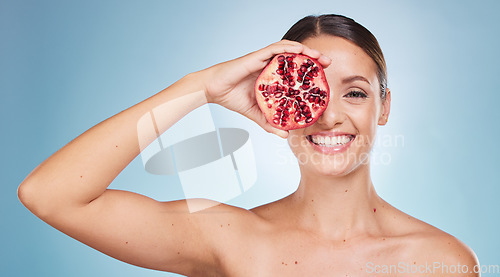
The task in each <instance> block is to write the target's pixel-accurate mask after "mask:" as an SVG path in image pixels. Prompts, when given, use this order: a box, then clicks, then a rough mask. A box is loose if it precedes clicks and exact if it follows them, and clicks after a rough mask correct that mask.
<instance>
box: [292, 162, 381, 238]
mask: <svg viewBox="0 0 500 277" xmlns="http://www.w3.org/2000/svg"><path fill="white" fill-rule="evenodd" d="M287 202H288V204H289V206H288V207H289V208H290V209H292V210H293V214H294V215H296V218H295V220H294V221H296V222H294V223H296V224H298V225H299V226H302V227H304V228H306V229H312V230H314V231H315V232H318V233H319V234H321V235H325V236H328V237H330V238H332V239H335V240H341V241H342V240H344V239H348V238H352V237H356V236H359V235H369V234H376V233H380V229H381V228H379V224H378V221H377V208H378V207H380V206H382V205H383V204H384V203H385V202H384V201H383V200H382V199H381V198H380V197H379V196H378V195H377V193H376V192H375V189H374V187H373V184H372V182H371V178H370V169H369V166H368V165H364V166H362V167H361V168H358V169H356V170H355V171H353V172H351V173H349V174H348V175H346V176H342V177H332V176H321V175H317V174H316V175H313V174H303V175H302V178H301V181H300V185H299V188H298V189H297V191H296V192H294V193H293V194H291V195H290V196H288V197H287ZM379 210H380V209H379Z"/></svg>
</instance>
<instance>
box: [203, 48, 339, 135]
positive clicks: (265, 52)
mask: <svg viewBox="0 0 500 277" xmlns="http://www.w3.org/2000/svg"><path fill="white" fill-rule="evenodd" d="M285 52H286V53H297V54H299V53H302V54H304V55H307V56H310V57H311V58H314V59H317V60H318V61H319V62H320V63H321V65H323V67H328V66H329V65H330V63H331V60H330V59H329V58H328V57H326V56H323V55H321V53H320V52H319V51H316V50H314V49H311V48H308V47H307V46H305V45H303V44H301V43H298V42H295V41H289V40H282V41H279V42H276V43H273V44H271V45H269V46H267V47H265V48H263V49H260V50H258V51H255V52H252V53H250V54H248V55H245V56H243V57H240V58H237V59H234V60H231V61H228V62H224V63H221V64H217V65H215V66H212V67H210V68H208V69H205V70H203V71H201V72H200V73H201V74H203V75H204V76H203V80H205V81H204V83H205V95H206V97H207V100H208V102H210V103H216V104H219V105H222V106H224V107H226V108H228V109H230V110H233V111H235V112H238V113H240V114H242V115H244V116H246V117H248V118H249V119H251V120H253V121H255V122H256V123H257V124H259V125H260V126H261V127H262V128H264V130H266V131H268V132H270V133H274V134H276V135H278V136H280V137H283V138H286V137H287V136H288V132H287V131H283V130H279V129H276V128H274V127H272V126H271V125H270V124H269V123H268V122H267V121H266V119H265V117H264V114H263V113H262V112H261V110H260V109H259V106H258V104H257V102H256V100H255V92H254V86H255V81H256V79H257V77H258V76H259V74H260V72H261V71H262V69H263V68H264V67H265V66H266V65H267V64H268V63H269V61H270V60H271V59H272V58H273V57H274V56H275V55H277V54H280V53H285Z"/></svg>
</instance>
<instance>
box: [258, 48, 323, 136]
mask: <svg viewBox="0 0 500 277" xmlns="http://www.w3.org/2000/svg"><path fill="white" fill-rule="evenodd" d="M255 94H256V98H257V103H258V104H259V107H260V109H261V110H262V112H263V113H264V116H265V117H266V119H267V121H268V122H269V123H270V124H271V125H272V126H274V127H276V128H278V129H282V130H293V129H299V128H305V127H307V126H309V125H312V124H314V122H316V120H318V118H319V117H320V116H321V114H322V113H323V112H324V111H325V109H326V107H327V106H328V101H329V100H330V88H329V87H328V83H327V81H326V77H325V73H324V71H323V67H322V66H321V65H320V64H319V62H318V61H316V60H315V59H313V58H311V57H308V56H305V55H301V54H289V53H283V54H279V55H276V56H275V57H274V58H273V59H272V60H271V61H270V62H269V64H268V65H267V66H266V68H264V70H263V71H262V73H261V74H260V75H259V77H258V78H257V81H256V83H255Z"/></svg>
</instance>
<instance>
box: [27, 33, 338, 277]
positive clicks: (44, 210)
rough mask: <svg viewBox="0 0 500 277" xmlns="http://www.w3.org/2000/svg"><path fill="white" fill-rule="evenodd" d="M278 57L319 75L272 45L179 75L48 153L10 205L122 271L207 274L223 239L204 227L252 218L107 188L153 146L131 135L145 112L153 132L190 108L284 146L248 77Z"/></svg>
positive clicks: (292, 47) (288, 47)
mask: <svg viewBox="0 0 500 277" xmlns="http://www.w3.org/2000/svg"><path fill="white" fill-rule="evenodd" d="M281 52H293V53H300V52H303V53H305V54H307V55H310V56H312V57H315V58H319V59H320V61H322V62H323V64H324V65H325V66H328V63H329V61H328V60H327V58H324V57H322V56H320V54H319V53H318V52H316V51H314V50H311V49H308V48H306V47H304V46H302V45H300V44H298V43H295V42H289V41H282V42H278V43H275V44H272V45H270V46H268V47H266V48H264V49H261V50H259V51H256V52H254V53H251V54H249V55H246V56H244V57H241V58H239V59H236V60H233V61H229V62H225V63H222V64H219V65H216V66H213V67H211V68H208V69H206V70H202V71H199V72H196V73H192V74H189V75H187V76H185V77H184V78H182V79H181V80H179V81H178V82H176V83H174V84H173V85H172V86H170V87H168V88H166V89H165V90H163V91H161V92H159V93H157V94H156V95H154V96H152V97H150V98H148V99H146V100H144V101H142V102H140V103H138V104H136V105H134V106H132V107H131V108H129V109H127V110H124V111H122V112H120V113H118V114H116V115H114V116H113V117H111V118H109V119H107V120H105V121H103V122H101V123H99V124H98V125H96V126H94V127H92V128H91V129H89V130H87V131H86V132H85V133H83V134H82V135H80V136H79V137H77V138H75V139H74V140H73V141H71V142H70V143H68V144H67V145H66V146H64V147H63V148H61V149H60V150H59V151H57V152H56V153H54V154H53V155H52V156H50V157H49V158H48V159H46V160H45V161H44V162H43V163H41V164H40V165H39V166H38V167H36V168H35V169H34V170H33V172H31V173H30V174H29V175H28V177H26V179H25V180H24V181H23V182H22V184H21V185H20V186H19V189H18V196H19V199H20V200H21V202H22V203H23V204H24V205H25V206H26V207H27V208H28V209H29V210H30V211H31V212H33V213H34V214H35V215H37V216H38V217H39V218H41V219H42V220H44V221H45V222H47V223H48V224H50V225H52V226H53V227H55V228H57V229H59V230H60V231H62V232H64V233H66V234H68V235H69V236H71V237H73V238H75V239H77V240H79V241H81V242H83V243H85V244H87V245H89V246H91V247H93V248H95V249H97V250H99V251H101V252H103V253H105V254H108V255H110V256H112V257H115V258H117V259H120V260H123V261H125V262H128V263H131V264H134V265H138V266H142V267H146V268H152V269H157V270H164V271H172V272H178V273H182V274H189V275H190V274H194V272H195V270H199V269H200V268H206V271H217V265H218V262H217V259H218V253H219V252H218V251H217V247H218V246H217V242H218V240H219V239H224V238H223V237H220V238H219V236H220V234H218V231H215V230H217V229H216V228H215V227H214V226H217V225H218V224H219V223H220V222H221V221H228V220H231V221H232V222H236V224H234V225H233V226H235V228H234V230H236V232H237V230H238V226H239V224H238V222H241V224H244V222H246V221H247V220H246V219H247V218H251V217H252V215H250V213H248V212H246V211H244V210H241V209H237V208H234V207H229V206H225V205H221V206H219V207H217V208H220V209H225V210H227V211H230V212H226V213H213V214H208V213H206V214H199V213H189V211H188V209H187V205H186V203H185V201H174V202H158V201H155V200H153V199H151V198H148V197H145V196H142V195H139V194H135V193H132V192H126V191H118V190H110V189H107V187H108V186H109V184H110V183H111V182H112V181H113V179H114V178H115V177H116V176H117V175H118V174H119V173H120V172H121V171H122V170H123V169H124V168H125V167H126V166H127V165H128V164H129V163H130V162H131V161H132V160H133V159H134V158H135V157H136V156H137V155H138V154H139V153H140V151H141V147H142V148H144V147H145V146H146V145H147V144H149V143H150V142H152V141H153V140H154V139H156V138H157V136H158V134H157V132H156V131H152V130H151V129H149V128H139V129H140V130H141V132H139V133H138V132H137V130H138V128H137V126H138V123H140V119H141V118H142V117H143V116H144V115H145V114H147V113H149V112H151V111H153V110H155V115H158V114H160V115H161V120H158V119H157V120H156V123H157V124H158V125H157V126H156V127H157V130H158V133H163V132H164V131H166V130H167V129H168V128H169V127H170V126H172V125H173V124H174V123H175V122H177V121H178V120H179V119H180V118H182V117H183V116H184V115H186V114H188V113H189V112H190V111H192V110H193V109H195V108H197V107H200V106H201V105H204V104H205V103H207V102H212V103H217V104H220V105H223V106H225V107H227V108H229V109H231V110H234V111H236V112H239V113H241V114H243V115H245V116H247V117H248V118H250V119H252V120H254V121H255V122H257V123H258V124H259V125H261V126H262V127H263V128H264V129H265V130H267V131H269V132H273V133H276V134H278V135H280V136H283V137H286V135H287V133H286V132H284V131H280V130H277V129H274V128H272V127H271V126H270V125H269V124H268V123H267V122H266V121H265V119H264V116H263V115H262V114H261V113H260V111H259V109H258V106H257V104H256V102H255V99H254V94H253V85H254V83H255V79H256V77H257V75H258V73H259V72H260V71H261V70H262V68H263V67H264V66H265V65H266V64H267V62H268V60H269V59H270V58H271V57H272V56H273V55H275V54H277V53H281ZM158 111H159V112H158ZM142 130H144V131H142ZM139 141H140V142H141V143H140V144H139ZM197 201H205V200H197ZM206 201H208V200H206ZM241 224H240V226H241Z"/></svg>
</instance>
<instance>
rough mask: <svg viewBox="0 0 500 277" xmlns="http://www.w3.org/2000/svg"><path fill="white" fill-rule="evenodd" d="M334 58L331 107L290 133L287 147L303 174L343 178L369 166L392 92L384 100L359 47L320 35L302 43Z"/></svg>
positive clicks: (373, 66)
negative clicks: (377, 130)
mask: <svg viewBox="0 0 500 277" xmlns="http://www.w3.org/2000/svg"><path fill="white" fill-rule="evenodd" d="M302 43H303V44H304V45H306V46H308V47H310V48H313V49H316V50H319V51H320V52H321V53H322V54H324V55H326V56H328V57H330V58H331V59H332V64H331V65H330V66H329V67H328V68H326V69H325V74H326V79H327V81H328V85H329V86H330V102H329V104H328V108H327V109H326V110H325V112H324V113H323V114H322V115H321V117H320V118H319V119H318V121H316V123H314V124H313V125H311V126H309V127H307V128H303V129H297V130H292V131H290V133H289V137H288V143H289V144H290V147H291V149H292V151H293V152H294V154H295V156H296V157H297V159H298V160H299V164H300V165H301V170H302V171H304V170H306V171H307V172H311V173H314V174H322V175H334V176H342V175H346V174H349V173H350V172H352V171H354V170H356V169H357V168H359V167H360V166H363V165H367V164H368V163H369V154H370V150H371V148H372V144H373V141H374V139H375V134H376V129H377V125H384V124H385V122H386V119H387V116H388V114H389V110H390V93H389V92H388V96H387V98H386V100H385V101H382V99H381V98H380V85H379V81H378V78H377V67H376V64H375V62H374V61H373V60H372V59H371V58H370V57H369V56H368V55H367V54H366V53H365V52H364V51H363V49H361V48H360V47H358V46H357V45H356V44H354V43H352V42H350V41H348V40H346V39H343V38H340V37H335V36H330V35H321V36H318V37H314V38H309V39H307V40H305V41H304V42H302Z"/></svg>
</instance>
